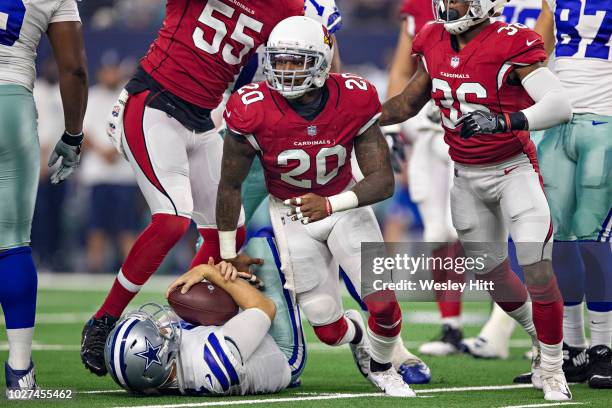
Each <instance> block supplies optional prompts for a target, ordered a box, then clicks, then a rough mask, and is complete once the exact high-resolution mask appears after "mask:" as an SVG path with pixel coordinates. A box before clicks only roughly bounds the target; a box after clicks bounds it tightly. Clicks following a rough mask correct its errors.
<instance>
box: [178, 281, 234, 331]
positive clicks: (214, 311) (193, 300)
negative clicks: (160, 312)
mask: <svg viewBox="0 0 612 408" xmlns="http://www.w3.org/2000/svg"><path fill="white" fill-rule="evenodd" d="M168 303H169V304H170V306H171V307H172V309H173V310H174V311H175V312H176V314H177V315H179V317H180V318H181V319H183V320H185V321H186V322H188V323H191V324H195V325H202V326H221V325H223V324H225V322H227V321H228V320H229V319H231V318H232V317H234V316H236V315H237V314H238V305H237V304H236V302H234V299H232V297H231V296H230V295H229V293H227V292H226V291H225V290H223V289H221V288H220V287H218V286H215V285H213V284H212V283H209V282H200V283H196V284H195V285H193V286H192V287H191V289H189V291H188V292H187V293H185V294H182V293H181V288H180V287H179V288H176V289H174V290H173V291H172V292H170V296H169V297H168Z"/></svg>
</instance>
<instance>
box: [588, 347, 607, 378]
mask: <svg viewBox="0 0 612 408" xmlns="http://www.w3.org/2000/svg"><path fill="white" fill-rule="evenodd" d="M588 355H589V363H590V364H589V365H590V367H589V368H590V370H589V387H591V388H612V350H610V347H606V346H604V345H599V346H595V347H591V348H590V349H589V351H588Z"/></svg>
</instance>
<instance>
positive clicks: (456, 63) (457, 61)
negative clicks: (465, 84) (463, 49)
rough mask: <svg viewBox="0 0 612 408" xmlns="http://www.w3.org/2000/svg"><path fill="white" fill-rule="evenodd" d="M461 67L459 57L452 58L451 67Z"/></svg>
mask: <svg viewBox="0 0 612 408" xmlns="http://www.w3.org/2000/svg"><path fill="white" fill-rule="evenodd" d="M458 66H459V57H453V58H451V67H453V68H457V67H458Z"/></svg>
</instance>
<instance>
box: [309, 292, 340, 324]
mask: <svg viewBox="0 0 612 408" xmlns="http://www.w3.org/2000/svg"><path fill="white" fill-rule="evenodd" d="M300 297H301V299H300V301H299V305H300V308H301V309H302V311H303V312H304V314H305V315H306V318H307V319H308V321H309V322H310V324H311V325H313V326H315V327H316V326H325V325H328V324H331V323H333V322H335V321H336V320H338V318H339V317H341V316H342V310H341V309H340V306H339V304H338V303H339V302H338V301H337V300H336V299H334V298H333V297H331V296H329V295H326V294H315V295H314V296H308V295H302V296H300Z"/></svg>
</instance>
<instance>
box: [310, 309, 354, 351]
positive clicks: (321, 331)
mask: <svg viewBox="0 0 612 408" xmlns="http://www.w3.org/2000/svg"><path fill="white" fill-rule="evenodd" d="M347 330H348V323H347V322H346V319H345V318H344V316H340V319H338V320H336V321H335V322H333V323H330V324H326V325H324V326H314V332H315V334H316V335H317V337H318V338H319V340H321V341H322V342H323V343H325V344H328V345H330V346H335V345H336V344H338V343H340V341H341V340H342V339H343V338H344V335H345V334H346V331H347Z"/></svg>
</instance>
